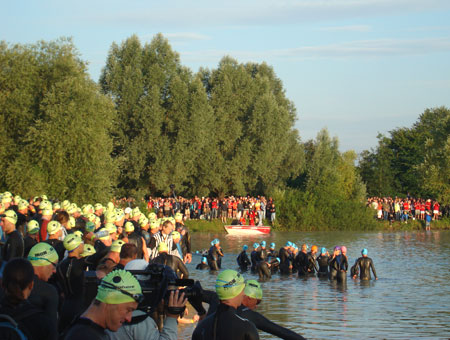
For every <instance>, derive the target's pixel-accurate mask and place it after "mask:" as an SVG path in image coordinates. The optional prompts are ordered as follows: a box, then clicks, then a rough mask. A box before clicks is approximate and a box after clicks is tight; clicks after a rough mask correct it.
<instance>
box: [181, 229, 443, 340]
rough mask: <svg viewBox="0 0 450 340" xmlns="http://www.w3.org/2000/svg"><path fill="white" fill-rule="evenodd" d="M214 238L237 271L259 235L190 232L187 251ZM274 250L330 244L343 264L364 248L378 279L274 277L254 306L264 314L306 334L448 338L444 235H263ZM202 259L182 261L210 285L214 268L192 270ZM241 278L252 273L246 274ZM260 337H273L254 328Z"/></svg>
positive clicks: (187, 332)
mask: <svg viewBox="0 0 450 340" xmlns="http://www.w3.org/2000/svg"><path fill="white" fill-rule="evenodd" d="M216 237H218V238H220V239H221V241H222V247H223V249H224V251H225V257H224V260H223V262H222V267H223V268H232V269H237V264H236V257H237V254H238V253H239V252H240V250H241V248H242V246H243V245H244V244H247V245H251V244H253V243H254V242H260V241H261V240H262V239H263V238H260V237H252V238H239V237H230V236H226V235H215V234H210V235H207V234H194V235H193V249H194V250H197V249H198V250H200V249H206V248H208V245H209V242H210V241H211V239H213V238H216ZM264 239H265V240H266V242H275V243H276V244H277V249H279V248H280V247H281V246H282V245H283V244H284V243H286V241H288V240H290V241H293V242H296V243H297V244H301V243H307V244H309V245H312V244H316V245H318V246H319V247H322V246H324V247H326V248H327V249H331V248H332V247H333V246H335V245H346V246H347V248H348V256H349V265H350V266H351V265H353V263H354V262H355V260H356V259H357V258H358V257H359V256H360V251H361V249H362V248H367V249H368V250H369V257H371V258H372V259H373V261H374V264H375V268H376V270H377V274H378V276H379V277H380V279H379V280H378V281H373V280H372V281H359V280H352V279H351V278H350V277H348V278H347V282H346V283H345V284H338V283H337V282H329V281H328V280H327V279H325V280H324V279H319V278H315V277H309V278H302V279H298V278H297V276H296V275H290V276H283V277H280V276H279V275H278V274H277V275H274V276H273V277H272V279H271V280H270V281H267V282H263V283H262V287H263V291H264V298H263V302H262V303H261V304H260V305H259V306H258V310H259V311H260V312H261V313H262V314H264V315H265V316H266V317H268V318H269V319H271V320H273V321H275V322H277V323H279V324H281V325H282V326H285V327H288V328H290V329H292V330H294V331H296V332H298V333H300V334H302V335H303V336H305V337H306V338H308V339H343V338H349V339H362V338H374V339H417V338H423V339H432V338H438V339H446V338H449V334H450V311H449V307H448V306H449V305H450V294H449V293H450V288H449V285H448V282H449V279H450V264H449V261H448V258H449V257H450V232H448V231H441V232H434V231H432V232H398V233H393V232H392V233H365V232H357V233H355V232H336V233H334V232H328V233H326V232H316V233H275V234H272V235H269V236H267V237H265V238H264ZM200 260H201V257H200V256H194V259H193V263H192V264H190V265H188V268H189V271H190V273H191V275H192V277H193V278H195V279H198V280H200V282H201V283H202V286H203V287H205V288H207V289H214V282H215V278H216V276H217V273H209V272H208V271H196V270H195V269H194V268H195V266H196V265H197V263H199V262H200ZM244 276H245V277H246V278H247V279H250V278H252V279H257V275H252V274H250V273H246V274H244ZM192 330H193V326H192V325H187V326H180V336H179V338H180V339H190V337H191V334H192ZM260 336H261V338H262V339H274V337H272V336H271V335H270V334H265V333H260Z"/></svg>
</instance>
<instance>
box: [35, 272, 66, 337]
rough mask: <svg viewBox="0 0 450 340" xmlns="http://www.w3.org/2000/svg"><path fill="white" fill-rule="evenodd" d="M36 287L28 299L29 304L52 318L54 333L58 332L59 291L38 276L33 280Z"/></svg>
mask: <svg viewBox="0 0 450 340" xmlns="http://www.w3.org/2000/svg"><path fill="white" fill-rule="evenodd" d="M33 281H34V286H33V290H32V291H31V294H30V296H29V297H28V302H29V303H31V304H32V305H33V306H35V307H37V308H39V309H41V310H42V311H43V312H44V313H45V315H47V316H48V317H49V318H50V321H51V323H52V326H53V331H54V332H55V333H57V332H58V305H59V296H58V291H57V290H56V288H55V287H54V286H52V285H51V284H49V283H47V282H44V281H42V280H41V279H39V278H38V277H37V276H36V275H34V278H33Z"/></svg>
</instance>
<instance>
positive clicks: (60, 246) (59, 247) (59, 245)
mask: <svg viewBox="0 0 450 340" xmlns="http://www.w3.org/2000/svg"><path fill="white" fill-rule="evenodd" d="M44 242H45V243H48V244H49V245H51V246H52V247H53V248H55V250H56V253H57V254H58V262H61V261H62V260H63V259H64V253H65V252H66V248H64V243H63V241H60V240H57V239H54V238H52V239H48V240H45V241H44Z"/></svg>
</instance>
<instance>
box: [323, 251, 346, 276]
mask: <svg viewBox="0 0 450 340" xmlns="http://www.w3.org/2000/svg"><path fill="white" fill-rule="evenodd" d="M328 263H329V266H330V280H338V281H339V282H344V281H345V280H346V270H347V268H348V262H347V258H346V257H345V256H343V255H342V254H339V255H338V256H336V257H335V258H332V257H330V258H329V260H328Z"/></svg>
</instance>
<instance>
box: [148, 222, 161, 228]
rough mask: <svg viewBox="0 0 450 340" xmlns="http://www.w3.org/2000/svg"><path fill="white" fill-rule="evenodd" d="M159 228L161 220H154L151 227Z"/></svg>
mask: <svg viewBox="0 0 450 340" xmlns="http://www.w3.org/2000/svg"><path fill="white" fill-rule="evenodd" d="M157 228H159V221H152V222H151V223H150V229H157Z"/></svg>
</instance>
